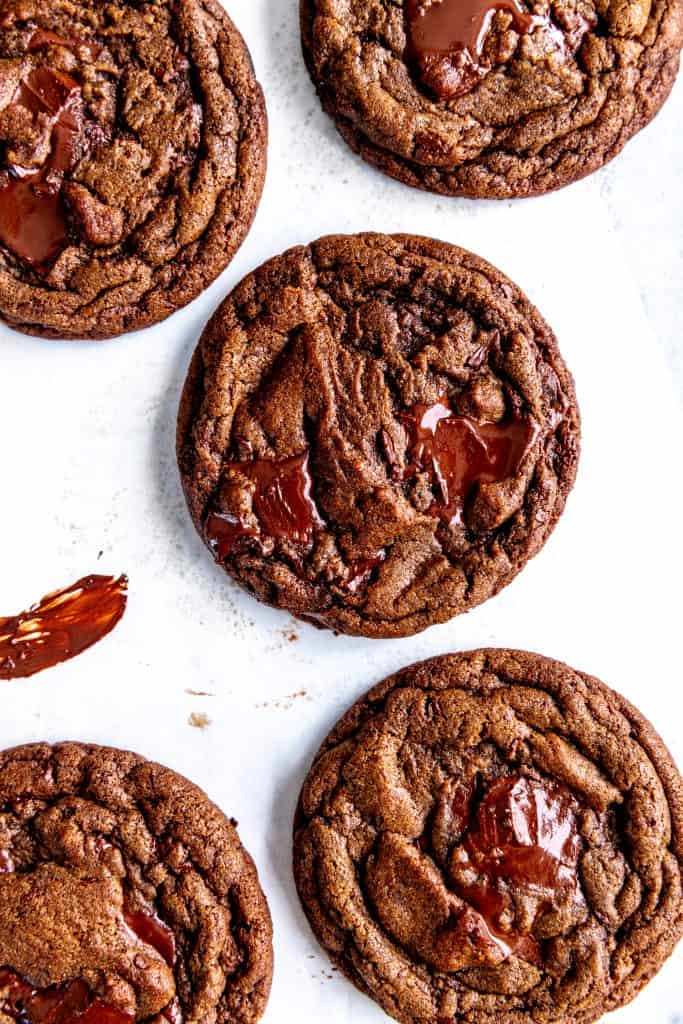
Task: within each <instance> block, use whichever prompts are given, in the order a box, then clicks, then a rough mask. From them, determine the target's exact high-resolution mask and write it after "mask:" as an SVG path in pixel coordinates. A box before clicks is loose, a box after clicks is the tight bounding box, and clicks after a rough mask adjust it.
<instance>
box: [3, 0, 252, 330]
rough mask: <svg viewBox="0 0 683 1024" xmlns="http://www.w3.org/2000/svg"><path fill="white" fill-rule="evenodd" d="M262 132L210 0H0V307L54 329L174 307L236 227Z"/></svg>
mask: <svg viewBox="0 0 683 1024" xmlns="http://www.w3.org/2000/svg"><path fill="white" fill-rule="evenodd" d="M265 145H266V117H265V107H264V103H263V97H262V94H261V90H260V88H259V86H258V84H257V82H256V80H255V78H254V73H253V68H252V66H251V61H250V58H249V54H248V52H247V50H246V47H245V45H244V42H243V40H242V38H241V36H240V35H239V33H238V32H237V30H236V29H235V27H234V25H233V24H232V22H231V21H230V19H229V18H228V17H227V15H226V14H225V12H224V10H223V8H222V7H221V6H220V4H219V3H217V2H216V0H162V2H159V3H153V4H148V3H144V4H141V3H136V2H133V0H113V2H111V3H98V2H94V0H75V2H72V0H51V2H50V3H44V2H43V0H0V316H2V317H3V318H4V319H6V320H7V321H8V323H10V324H11V325H12V326H15V327H17V328H19V329H21V330H24V331H26V332H28V333H35V334H45V335H54V336H60V337H65V336H66V337H107V336H110V335H114V334H119V333H122V332H124V331H130V330H134V329H136V328H139V327H143V326H146V325H147V324H151V323H154V322H156V321H157V320H161V319H163V318H164V317H166V316H168V315H169V314H170V313H172V312H173V311H174V310H175V309H177V308H178V307H180V306H182V305H185V304H186V303H187V302H189V301H190V300H191V299H193V298H194V297H195V296H196V295H197V294H198V293H199V292H200V291H201V290H202V289H203V288H205V287H206V286H207V285H208V284H209V283H210V282H211V281H212V280H213V279H214V277H216V276H217V274H218V273H220V271H221V270H222V269H223V268H224V267H225V266H226V264H227V263H228V262H229V261H230V259H231V257H232V255H233V254H234V252H235V251H236V249H237V248H238V246H239V245H240V243H241V241H242V240H243V238H244V236H245V234H246V232H247V230H248V228H249V225H250V224H251V220H252V218H253V215H254V213H255V210H256V205H257V203H258V200H259V197H260V194H261V189H262V186H263V175H264V169H265Z"/></svg>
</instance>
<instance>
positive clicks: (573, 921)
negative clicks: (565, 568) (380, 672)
mask: <svg viewBox="0 0 683 1024" xmlns="http://www.w3.org/2000/svg"><path fill="white" fill-rule="evenodd" d="M294 868H295V876H296V883H297V887H298V891H299V895H300V897H301V901H302V903H303V906H304V909H305V911H306V914H307V916H308V918H309V921H310V923H311V926H312V928H313V930H314V932H315V934H316V935H317V937H318V939H319V940H320V942H321V943H322V945H323V946H324V947H325V949H326V950H327V951H328V952H329V954H330V956H331V957H332V959H333V961H334V962H335V963H336V964H338V965H339V967H341V968H342V970H343V971H344V972H345V973H346V974H347V975H348V976H349V978H350V979H351V980H352V981H353V982H354V983H355V984H356V985H357V986H358V987H359V988H360V989H361V990H362V991H364V992H366V993H367V994H368V995H370V996H371V997H372V998H373V999H375V1000H376V1001H377V1002H378V1003H380V1005H381V1006H382V1007H383V1008H384V1009H385V1010H386V1012H387V1013H388V1014H390V1015H391V1016H393V1017H395V1018H396V1019H397V1020H399V1021H403V1022H406V1024H416V1022H418V1021H419V1022H421V1024H429V1022H433V1024H448V1022H453V1024H458V1022H462V1024H465V1022H475V1021H476V1024H521V1022H523V1021H530V1020H533V1021H537V1022H539V1024H540V1022H543V1024H564V1022H568V1021H572V1024H590V1022H592V1021H596V1020H598V1018H600V1017H601V1016H602V1015H603V1013H605V1012H606V1011H608V1010H611V1009H615V1008H616V1007H618V1006H621V1005H622V1004H623V1003H625V1002H627V1001H629V1000H630V999H632V998H633V997H634V996H635V995H636V994H637V993H638V991H639V990H640V989H641V988H642V987H643V986H644V985H645V984H646V983H647V981H648V980H649V979H650V978H652V977H653V975H654V974H655V973H656V972H657V970H658V969H659V967H660V966H661V965H662V963H663V962H664V960H665V959H666V958H667V957H668V956H669V954H670V953H671V952H672V950H673V948H674V946H675V944H676V942H677V941H678V940H679V939H680V938H681V935H682V934H683V893H682V882H681V876H682V872H683V780H682V779H681V777H680V775H679V774H678V772H677V770H676V767H675V765H674V764H673V762H672V759H671V756H670V754H669V753H668V751H667V750H666V748H665V747H664V745H663V743H662V742H661V740H660V739H659V737H658V736H657V734H656V733H655V731H654V730H653V728H652V726H651V725H650V724H649V723H648V722H647V721H646V720H645V719H644V718H643V717H642V715H641V714H639V712H638V711H636V710H635V708H633V707H631V705H630V704H628V702H627V701H626V700H624V699H623V698H622V697H620V696H619V695H618V694H616V693H613V692H612V691H611V690H609V689H608V688H607V687H606V686H604V685H603V684H602V683H601V682H599V681H598V680H597V679H593V678H591V677H590V676H586V675H584V674H583V673H580V672H575V671H573V670H572V669H570V668H568V667H567V666H566V665H562V664H560V663H559V662H556V661H551V660H549V659H547V658H542V657H540V656H538V655H534V654H527V653H523V652H519V651H505V650H481V651H475V652H472V653H469V654H460V655H452V656H447V657H442V658H435V659H434V660H432V661H427V662H424V663H422V664H419V665H414V666H412V667H411V668H408V669H405V670H404V671H402V672H399V673H398V674H397V675H395V676H393V677H391V678H390V679H387V680H385V682H383V683H381V684H380V685H379V686H377V687H376V688H375V689H373V690H371V691H370V693H369V694H368V695H367V696H366V697H365V698H364V699H362V700H360V701H359V702H358V703H357V704H356V705H355V706H354V707H353V708H352V709H351V710H350V711H349V712H348V713H347V714H346V715H345V716H344V718H343V719H342V720H341V721H340V722H339V724H338V725H337V726H336V727H335V729H334V730H333V731H332V733H331V734H330V736H329V737H328V738H327V740H326V741H325V743H324V744H323V747H322V749H321V750H320V752H319V753H318V755H317V757H316V760H315V762H314V764H313V767H312V769H311V771H310V774H309V776H308V778H307V780H306V783H305V785H304V788H303V791H302V795H301V801H300V805H299V810H298V812H297V818H296V822H295V841H294Z"/></svg>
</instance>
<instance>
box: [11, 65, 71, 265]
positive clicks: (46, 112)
mask: <svg viewBox="0 0 683 1024" xmlns="http://www.w3.org/2000/svg"><path fill="white" fill-rule="evenodd" d="M12 102H13V105H14V106H15V107H17V108H23V110H24V111H26V112H28V114H29V115H31V117H32V119H33V121H34V123H35V124H36V125H37V126H40V127H41V128H45V129H46V130H49V132H50V151H49V155H48V156H47V158H46V160H45V161H44V163H43V165H42V167H41V168H40V169H39V170H35V169H33V168H24V167H18V166H14V165H13V166H10V167H7V168H5V169H4V170H2V171H0V243H2V244H3V245H5V246H6V247H7V248H8V249H9V250H10V251H11V252H13V253H14V255H15V256H18V257H19V258H20V259H22V260H24V261H25V262H26V263H29V264H30V265H31V266H32V267H33V268H34V269H35V270H36V271H38V272H39V273H41V274H45V273H48V272H49V269H50V266H51V265H52V263H54V261H55V260H56V259H57V257H58V256H59V255H60V253H61V252H62V251H63V250H64V249H65V248H66V246H67V245H68V244H69V238H68V231H67V222H66V214H65V210H64V205H63V202H62V197H61V189H62V180H63V176H64V173H65V172H66V171H69V170H71V169H72V168H73V166H75V163H76V162H77V160H78V156H79V140H80V136H81V134H82V129H83V101H82V97H81V90H80V86H79V85H78V82H76V81H75V80H74V79H73V78H71V77H70V76H69V75H66V74H64V73H63V72H61V71H51V70H49V69H48V68H35V69H34V70H33V71H31V72H30V74H29V75H28V76H27V77H26V78H25V79H24V81H23V82H22V83H21V84H20V85H19V88H18V89H17V92H16V94H15V96H14V99H13V101H12Z"/></svg>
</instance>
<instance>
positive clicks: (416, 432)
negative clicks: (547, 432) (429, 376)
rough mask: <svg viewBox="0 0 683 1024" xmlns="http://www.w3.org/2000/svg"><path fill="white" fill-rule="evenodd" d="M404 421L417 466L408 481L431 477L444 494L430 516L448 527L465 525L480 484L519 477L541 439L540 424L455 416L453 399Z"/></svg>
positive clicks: (416, 411) (418, 410)
mask: <svg viewBox="0 0 683 1024" xmlns="http://www.w3.org/2000/svg"><path fill="white" fill-rule="evenodd" d="M400 418H401V421H402V423H403V424H404V426H405V427H406V429H407V430H408V432H409V435H410V459H411V462H410V464H409V465H408V466H407V467H406V469H405V470H404V477H405V478H406V479H410V478H411V477H414V476H415V474H416V473H419V472H425V473H427V475H428V476H429V477H430V479H431V481H432V488H433V489H434V490H435V491H436V492H437V495H438V497H437V500H436V501H435V503H434V504H433V505H432V507H431V508H430V510H429V511H430V513H431V514H432V515H438V516H440V517H441V518H442V519H444V520H445V521H446V522H447V523H459V522H462V517H463V511H464V508H465V503H466V501H467V499H468V498H469V497H470V495H471V494H472V492H473V490H474V488H475V487H476V485H477V484H479V483H487V484H493V483H501V482H502V481H503V480H507V479H508V478H509V477H511V476H513V475H514V474H515V473H516V472H517V470H518V469H519V466H520V464H521V462H522V459H523V458H524V456H525V455H526V454H527V452H528V451H529V449H530V447H531V445H532V443H533V441H534V440H535V438H536V436H537V434H538V427H537V425H536V424H534V423H532V422H531V421H529V420H528V419H524V418H522V417H519V416H514V415H513V416H511V417H509V418H508V419H506V420H504V421H503V422H501V423H478V422H477V421H476V420H473V419H470V418H469V417H468V416H454V415H453V411H452V409H451V408H450V404H449V400H448V397H447V396H443V397H442V398H441V399H440V400H439V401H438V402H436V403H435V404H434V405H416V406H414V407H413V408H412V409H411V410H410V412H407V413H402V414H401V417H400Z"/></svg>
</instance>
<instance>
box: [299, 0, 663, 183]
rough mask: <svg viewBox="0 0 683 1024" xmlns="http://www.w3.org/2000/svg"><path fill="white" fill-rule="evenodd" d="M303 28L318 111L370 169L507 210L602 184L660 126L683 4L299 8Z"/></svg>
mask: <svg viewBox="0 0 683 1024" xmlns="http://www.w3.org/2000/svg"><path fill="white" fill-rule="evenodd" d="M463 5H465V7H466V9H467V12H468V13H470V14H471V16H472V17H471V19H470V20H468V19H466V18H464V15H463V14H462V10H461V9H462V8H463ZM473 24H474V25H475V26H476V27H477V28H478V29H479V34H478V35H477V34H476V33H475V35H474V37H473V38H471V36H472V25H473ZM301 26H302V39H303V50H304V56H305V58H306V63H307V65H308V69H309V72H310V75H311V78H312V80H313V83H314V85H315V86H316V89H317V91H318V94H319V96H320V99H321V102H322V104H323V107H324V108H325V110H326V111H327V113H328V114H330V115H331V117H332V118H333V119H334V121H335V123H336V125H337V128H338V129H339V131H340V133H341V134H342V136H343V137H344V138H345V139H346V141H347V142H348V143H349V145H350V146H351V147H352V148H353V149H354V150H355V151H356V152H357V153H359V154H360V156H362V157H363V158H364V159H365V160H366V161H368V162H369V163H371V164H373V165H374V166H376V167H377V168H379V169H380V170H381V171H383V172H384V173H386V174H389V175H391V176H392V177H394V178H397V179H398V180H400V181H403V182H405V183H406V184H409V185H412V186H414V187H417V188H422V189H427V190H429V191H433V192H438V193H442V194H446V195H460V196H470V197H475V198H514V197H519V196H529V195H536V194H540V193H543V192H548V191H551V190H553V189H556V188H559V187H561V186H564V185H567V184H569V183H570V182H572V181H575V180H577V179H578V178H582V177H584V176H585V175H587V174H589V173H591V172H592V171H594V170H597V169H598V168H599V167H601V166H602V165H603V164H604V163H606V162H607V161H609V160H611V159H612V158H613V157H614V156H616V155H617V153H619V151H620V150H621V149H622V147H623V146H624V145H625V143H626V142H627V141H628V140H629V139H630V138H631V137H632V136H633V135H635V134H636V132H638V131H640V129H642V128H643V127H644V126H645V125H646V124H648V122H649V121H650V120H651V119H652V118H653V117H654V116H655V114H656V113H657V111H658V110H659V109H660V107H661V106H662V104H663V103H664V101H665V100H666V98H667V96H668V95H669V92H670V91H671V88H672V86H673V83H674V80H675V77H676V74H677V71H678V66H679V60H680V50H681V46H683V2H682V0H624V2H611V3H610V2H607V0H524V2H522V0H505V2H501V3H493V2H491V3H487V2H486V0H431V2H430V0H404V2H402V0H389V2H387V0H301Z"/></svg>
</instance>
